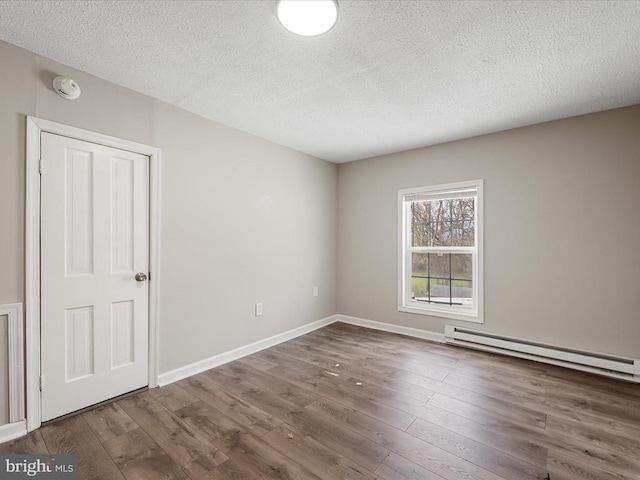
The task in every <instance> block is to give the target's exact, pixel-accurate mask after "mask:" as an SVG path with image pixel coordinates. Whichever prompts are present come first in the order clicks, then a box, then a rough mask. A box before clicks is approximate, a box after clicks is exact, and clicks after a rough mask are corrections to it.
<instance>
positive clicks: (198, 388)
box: [176, 375, 283, 436]
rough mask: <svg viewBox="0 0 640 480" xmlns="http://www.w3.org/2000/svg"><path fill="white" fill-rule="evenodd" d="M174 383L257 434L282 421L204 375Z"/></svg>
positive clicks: (260, 434) (272, 427)
mask: <svg viewBox="0 0 640 480" xmlns="http://www.w3.org/2000/svg"><path fill="white" fill-rule="evenodd" d="M176 385H178V386H179V387H180V388H182V389H183V390H185V391H187V392H189V393H191V394H193V395H194V396H196V397H198V398H199V399H200V400H202V401H204V402H205V403H207V404H209V405H211V406H212V407H214V408H215V409H217V410H219V411H220V412H222V413H224V414H226V415H227V416H229V417H230V418H233V419H234V420H235V421H236V422H238V423H239V424H241V425H244V426H245V427H247V428H249V429H250V430H251V431H252V432H254V433H255V434H256V435H258V436H262V435H264V434H266V433H268V432H270V431H271V430H273V429H274V428H275V427H277V426H278V425H280V424H281V423H283V421H282V420H280V419H278V418H276V417H274V416H273V415H270V414H268V413H267V412H265V411H263V410H260V409H259V408H257V407H255V406H253V405H251V404H250V403H248V402H246V401H244V400H242V399H241V398H237V397H234V396H233V395H230V394H228V393H227V392H224V391H222V390H220V388H219V387H218V386H217V385H216V384H215V383H213V382H211V381H209V380H208V379H207V377H206V376H204V375H196V376H193V377H190V378H187V379H185V380H182V381H180V382H178V383H177V384H176Z"/></svg>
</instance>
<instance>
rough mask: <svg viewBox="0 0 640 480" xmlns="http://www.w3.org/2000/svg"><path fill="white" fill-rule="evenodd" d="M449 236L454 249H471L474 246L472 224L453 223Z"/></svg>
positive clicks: (468, 222)
mask: <svg viewBox="0 0 640 480" xmlns="http://www.w3.org/2000/svg"><path fill="white" fill-rule="evenodd" d="M451 234H452V237H453V238H452V240H453V243H452V244H453V246H454V247H473V245H474V244H475V228H474V225H473V222H470V221H464V222H453V224H452V230H451Z"/></svg>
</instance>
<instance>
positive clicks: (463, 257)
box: [451, 253, 473, 280]
mask: <svg viewBox="0 0 640 480" xmlns="http://www.w3.org/2000/svg"><path fill="white" fill-rule="evenodd" d="M472 260H473V256H472V255H471V254H467V253H454V254H452V256H451V276H452V277H453V278H455V279H458V280H472V279H473V277H472V271H473V270H472V267H473V263H472Z"/></svg>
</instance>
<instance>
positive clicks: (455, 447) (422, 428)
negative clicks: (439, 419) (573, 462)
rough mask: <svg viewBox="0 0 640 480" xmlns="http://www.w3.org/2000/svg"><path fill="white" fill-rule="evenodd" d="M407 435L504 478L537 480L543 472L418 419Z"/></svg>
mask: <svg viewBox="0 0 640 480" xmlns="http://www.w3.org/2000/svg"><path fill="white" fill-rule="evenodd" d="M407 433H409V434H411V435H414V436H415V437H417V438H419V439H421V440H423V441H424V442H426V443H430V444H432V445H434V446H436V447H438V448H441V449H442V450H445V451H447V452H449V453H451V454H453V455H455V456H457V457H460V458H463V459H465V460H468V461H469V462H471V463H474V464H475V465H478V466H480V467H483V468H486V469H487V470H489V471H490V472H493V473H495V474H497V475H500V476H502V477H504V478H517V479H519V480H539V479H540V478H544V475H545V473H546V469H545V468H544V467H542V466H539V465H533V464H531V463H528V462H524V461H522V460H519V459H517V458H515V457H512V456H511V455H507V454H504V453H500V452H499V451H497V450H496V449H494V448H491V447H489V446H487V445H485V444H484V443H481V442H477V441H475V440H473V439H471V438H469V437H466V436H465V435H460V434H458V433H455V432H453V431H451V430H449V429H446V428H443V427H440V426H438V425H436V424H434V423H431V422H427V421H426V420H422V419H420V418H418V419H417V420H416V421H415V422H414V423H413V425H411V426H410V427H409V429H408V430H407Z"/></svg>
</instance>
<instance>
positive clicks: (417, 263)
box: [411, 253, 428, 277]
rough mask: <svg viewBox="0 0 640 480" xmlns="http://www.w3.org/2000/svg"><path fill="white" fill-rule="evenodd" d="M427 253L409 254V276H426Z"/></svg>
mask: <svg viewBox="0 0 640 480" xmlns="http://www.w3.org/2000/svg"><path fill="white" fill-rule="evenodd" d="M427 255H428V254H427V253H412V254H411V276H412V277H426V276H427Z"/></svg>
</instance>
